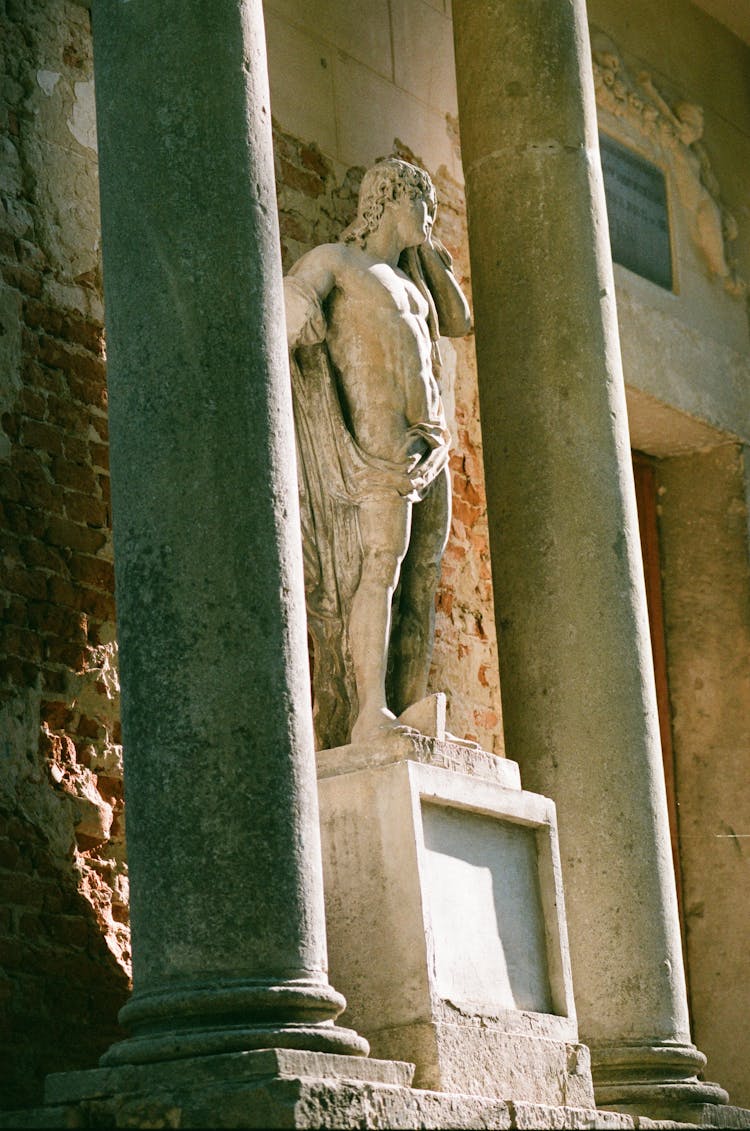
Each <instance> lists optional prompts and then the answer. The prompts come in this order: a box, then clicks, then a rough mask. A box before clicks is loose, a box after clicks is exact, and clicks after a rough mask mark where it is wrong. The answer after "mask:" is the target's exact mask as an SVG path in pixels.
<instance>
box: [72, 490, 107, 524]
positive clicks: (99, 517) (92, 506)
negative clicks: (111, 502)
mask: <svg viewBox="0 0 750 1131" xmlns="http://www.w3.org/2000/svg"><path fill="white" fill-rule="evenodd" d="M65 513H66V515H67V516H68V518H70V519H72V520H73V521H74V522H81V523H86V524H87V525H88V526H98V527H108V526H109V511H108V509H107V506H106V504H105V503H103V502H102V501H101V500H100V499H92V498H91V496H90V495H83V494H79V493H78V492H77V491H68V492H67V493H66V495H65Z"/></svg>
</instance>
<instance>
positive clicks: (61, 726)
mask: <svg viewBox="0 0 750 1131" xmlns="http://www.w3.org/2000/svg"><path fill="white" fill-rule="evenodd" d="M39 718H40V719H41V721H42V722H46V724H47V726H48V727H49V728H50V729H51V730H65V729H66V728H67V727H68V726H69V724H70V720H71V719H72V718H73V710H72V708H71V707H70V705H69V704H68V703H67V701H65V700H60V699H46V700H44V701H43V702H42V705H41V707H40V708H39Z"/></svg>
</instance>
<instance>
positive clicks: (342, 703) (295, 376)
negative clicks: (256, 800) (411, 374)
mask: <svg viewBox="0 0 750 1131" xmlns="http://www.w3.org/2000/svg"><path fill="white" fill-rule="evenodd" d="M441 250H442V248H441ZM410 251H411V254H410ZM445 254H446V256H447V252H446V253H445ZM399 266H400V267H401V269H402V270H404V271H405V272H406V274H407V275H409V277H410V278H411V279H412V282H414V283H415V285H416V286H417V287H418V288H419V290H420V291H421V293H422V294H423V295H424V297H425V298H426V299H427V303H428V308H429V315H428V321H429V326H430V334H431V337H432V341H433V351H432V355H433V368H434V369H435V371H436V376H437V372H438V371H439V365H440V354H439V350H438V343H437V338H438V334H439V329H438V320H437V313H436V309H435V302H434V299H433V296H432V294H431V292H430V290H429V287H428V285H427V282H426V280H425V277H424V274H423V272H422V269H421V266H420V264H419V257H418V255H417V254H416V252H415V251H414V249H410V250H409V251H406V252H404V254H403V255H402V257H401V262H400V263H399ZM284 283H285V286H286V287H291V288H293V289H294V290H296V291H297V293H298V295H299V296H300V297H301V298H303V299H304V300H305V301H306V303H307V304H308V310H309V314H308V321H307V324H306V327H305V331H304V333H303V337H302V341H303V343H304V342H310V343H311V344H300V345H298V346H297V347H296V348H295V349H293V350H292V351H291V352H290V369H291V377H292V398H293V404H294V421H295V433H296V442H297V468H298V480H299V497H300V517H301V525H302V551H303V561H304V573H305V597H306V604H307V627H308V634H309V637H310V639H311V643H312V655H311V667H312V689H313V717H314V721H315V736H316V747H317V748H318V749H327V748H330V747H333V746H341V745H344V744H345V743H347V742H348V741H349V736H350V733H351V728H352V726H353V724H354V722H355V721H356V718H357V714H358V701H357V690H356V684H355V679H354V668H353V664H352V659H351V653H350V649H349V640H348V613H349V609H350V608H351V604H352V599H353V597H354V594H355V593H356V590H357V586H358V584H359V578H360V573H361V569H362V558H363V553H362V543H361V539H360V532H359V522H358V505H359V503H360V502H361V501H362V500H363V499H365V498H373V497H376V496H377V495H382V494H384V493H394V492H395V493H398V494H399V495H401V496H402V497H403V498H405V499H407V500H410V501H411V502H418V501H419V500H420V499H421V498H423V496H424V494H425V492H426V491H427V490H428V489H429V486H430V485H431V482H432V481H434V478H435V476H436V475H437V474H439V472H440V471H441V470H442V468H443V467H444V466H445V464H446V463H447V460H448V447H449V444H450V436H449V434H448V432H447V429H446V428H445V427H444V425H443V424H437V423H431V422H425V423H420V424H417V425H415V426H414V427H413V428H411V429H410V430H409V434H410V435H412V436H414V437H415V438H416V437H418V436H421V437H423V438H424V439H425V440H426V441H427V443H428V445H429V447H430V448H431V449H437V448H440V449H444V453H445V459H444V460H443V461H442V462H438V463H437V464H436V467H435V473H434V475H433V476H432V477H431V479H430V483H422V482H419V483H418V485H416V486H415V485H413V484H410V482H409V474H410V472H409V467H408V464H407V462H406V461H405V462H403V463H395V462H392V461H390V460H384V459H379V458H378V457H376V456H372V455H370V454H369V453H367V452H365V451H363V450H362V448H361V447H360V446H359V445H358V443H357V441H356V439H355V438H354V436H353V435H352V433H351V431H350V430H349V428H348V426H347V423H346V419H345V414H344V411H343V409H342V400H341V397H340V393H339V386H338V379H337V375H336V372H335V368H334V366H333V364H332V362H331V358H330V355H329V352H328V347H327V345H326V342H325V332H326V322H325V314H324V311H323V309H322V307H321V305H320V302H319V301H318V298H317V295H315V294H314V292H312V290H311V289H310V288H308V287H307V286H305V284H304V283H303V282H301V281H299V280H297V279H295V277H294V276H293V275H291V276H287V277H286V278H285V280H284Z"/></svg>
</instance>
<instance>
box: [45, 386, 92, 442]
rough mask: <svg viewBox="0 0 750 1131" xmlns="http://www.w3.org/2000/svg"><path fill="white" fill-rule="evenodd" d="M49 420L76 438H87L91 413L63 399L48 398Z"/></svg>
mask: <svg viewBox="0 0 750 1131" xmlns="http://www.w3.org/2000/svg"><path fill="white" fill-rule="evenodd" d="M47 420H48V421H49V422H50V423H51V424H57V425H58V426H59V427H60V428H65V429H67V430H68V431H69V432H71V433H73V434H74V435H76V436H85V435H86V433H87V431H88V426H89V412H88V411H87V409H86V408H84V407H83V406H82V405H79V404H76V403H75V402H74V401H71V400H70V399H68V400H65V399H64V398H63V397H57V396H49V397H47Z"/></svg>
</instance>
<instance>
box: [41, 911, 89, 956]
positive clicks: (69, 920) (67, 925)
mask: <svg viewBox="0 0 750 1131" xmlns="http://www.w3.org/2000/svg"><path fill="white" fill-rule="evenodd" d="M42 922H43V926H44V929H45V933H46V934H47V936H48V937H49V938H50V939H51V940H52V941H53V942H55V943H59V944H61V945H62V946H65V947H68V946H71V947H74V948H76V949H79V950H80V949H82V948H83V947H85V946H86V943H87V942H88V937H89V925H88V923H87V922H86V921H85V919H82V918H81V917H80V916H73V915H49V914H47V915H44V916H43V919H42Z"/></svg>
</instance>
